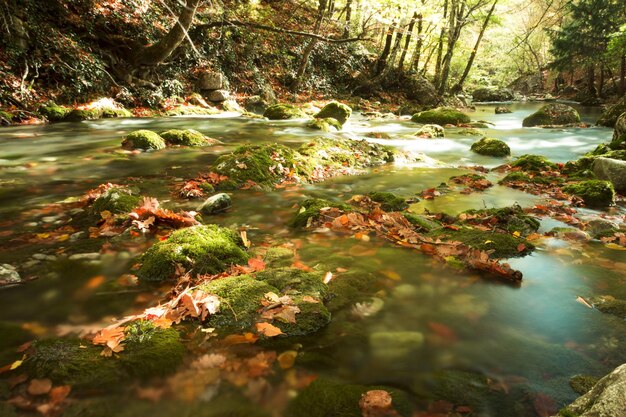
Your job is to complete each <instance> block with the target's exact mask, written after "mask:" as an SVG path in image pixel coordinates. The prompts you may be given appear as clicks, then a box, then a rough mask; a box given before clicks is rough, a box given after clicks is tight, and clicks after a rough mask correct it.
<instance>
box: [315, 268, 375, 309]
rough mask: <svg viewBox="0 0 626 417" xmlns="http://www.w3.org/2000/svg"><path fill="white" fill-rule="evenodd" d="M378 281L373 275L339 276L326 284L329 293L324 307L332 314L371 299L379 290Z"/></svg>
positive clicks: (351, 274)
mask: <svg viewBox="0 0 626 417" xmlns="http://www.w3.org/2000/svg"><path fill="white" fill-rule="evenodd" d="M377 282H378V279H377V277H376V276H375V275H374V274H371V273H366V272H363V271H354V272H348V273H344V274H341V276H340V277H337V278H336V279H333V280H332V281H330V283H329V284H328V289H329V291H330V296H329V299H330V300H329V301H328V302H327V303H326V307H328V309H329V310H330V311H332V312H336V311H340V310H342V309H344V308H346V307H350V306H353V305H354V304H355V303H358V302H363V301H367V300H370V299H371V295H372V294H374V293H375V292H376V291H377V290H378V289H379V288H378V285H377Z"/></svg>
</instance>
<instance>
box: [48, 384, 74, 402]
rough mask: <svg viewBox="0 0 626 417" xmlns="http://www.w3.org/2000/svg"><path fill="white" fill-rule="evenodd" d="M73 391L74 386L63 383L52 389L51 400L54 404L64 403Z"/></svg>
mask: <svg viewBox="0 0 626 417" xmlns="http://www.w3.org/2000/svg"><path fill="white" fill-rule="evenodd" d="M71 391H72V387H71V386H69V385H61V386H58V387H54V388H52V389H51V390H50V393H49V396H50V401H51V402H52V403H53V404H59V403H62V402H63V401H64V400H65V399H66V398H67V396H68V395H70V392H71Z"/></svg>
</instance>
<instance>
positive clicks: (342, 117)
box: [315, 101, 352, 125]
mask: <svg viewBox="0 0 626 417" xmlns="http://www.w3.org/2000/svg"><path fill="white" fill-rule="evenodd" d="M351 115H352V109H351V108H350V107H348V106H346V105H345V104H343V103H339V102H336V101H332V102H330V103H328V104H327V105H325V106H324V107H323V108H322V110H320V111H319V113H317V114H316V115H315V117H316V118H318V119H328V118H332V119H335V120H337V121H338V122H339V123H340V124H342V125H344V124H345V123H346V122H347V121H348V119H349V118H350V116H351Z"/></svg>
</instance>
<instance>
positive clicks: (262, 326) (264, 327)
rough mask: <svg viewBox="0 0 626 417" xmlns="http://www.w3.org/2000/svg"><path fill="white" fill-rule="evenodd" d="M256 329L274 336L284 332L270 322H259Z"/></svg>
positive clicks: (267, 335) (268, 335)
mask: <svg viewBox="0 0 626 417" xmlns="http://www.w3.org/2000/svg"><path fill="white" fill-rule="evenodd" d="M256 331H257V332H258V333H259V334H262V335H263V336H266V337H274V336H278V335H281V334H284V333H283V331H282V330H280V329H279V328H278V327H276V326H274V325H272V324H270V323H257V324H256Z"/></svg>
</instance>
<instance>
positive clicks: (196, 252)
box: [137, 225, 248, 281]
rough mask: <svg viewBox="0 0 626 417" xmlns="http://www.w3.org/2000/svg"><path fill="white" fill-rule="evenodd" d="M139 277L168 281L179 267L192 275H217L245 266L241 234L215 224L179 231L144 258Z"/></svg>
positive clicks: (138, 273)
mask: <svg viewBox="0 0 626 417" xmlns="http://www.w3.org/2000/svg"><path fill="white" fill-rule="evenodd" d="M140 261H141V267H140V268H139V270H138V271H137V276H138V277H139V279H140V280H142V281H165V280H167V279H169V278H172V277H173V276H174V274H175V273H176V270H177V268H179V267H181V266H182V267H183V268H185V270H186V271H187V272H190V273H192V274H217V273H220V272H223V271H225V270H226V269H227V268H228V267H229V266H230V265H233V264H240V265H245V264H246V263H247V262H248V255H247V253H246V252H245V246H244V244H243V241H242V240H241V237H240V236H239V235H238V234H237V233H236V232H235V231H233V230H231V229H227V228H223V227H219V226H216V225H207V226H194V227H189V228H187V229H181V230H177V231H176V232H174V233H172V234H171V235H170V237H169V238H167V239H166V240H164V241H162V242H158V243H156V244H155V245H153V246H152V247H151V248H150V249H148V250H147V251H146V252H145V253H144V254H143V255H142V256H141V257H140Z"/></svg>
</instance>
